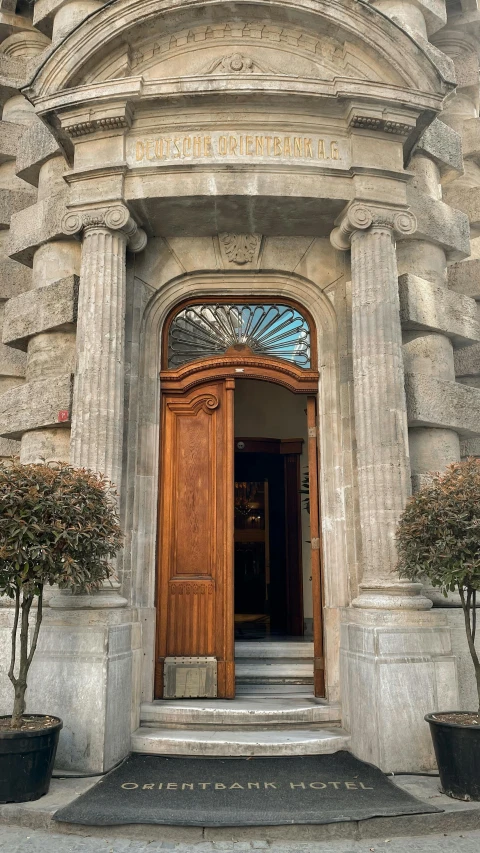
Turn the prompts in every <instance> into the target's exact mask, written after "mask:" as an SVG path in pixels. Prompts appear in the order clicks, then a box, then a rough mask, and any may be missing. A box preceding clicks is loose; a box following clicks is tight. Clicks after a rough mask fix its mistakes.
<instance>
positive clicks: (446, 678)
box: [340, 608, 458, 773]
mask: <svg viewBox="0 0 480 853" xmlns="http://www.w3.org/2000/svg"><path fill="white" fill-rule="evenodd" d="M340 655H341V680H342V702H343V711H344V720H343V724H344V726H345V727H346V728H347V729H349V730H350V732H351V748H352V752H353V753H354V754H355V755H357V756H358V757H359V758H361V759H363V760H364V761H369V762H371V763H372V764H376V765H377V766H378V767H380V768H381V769H382V770H384V771H386V772H389V771H391V772H397V773H398V772H404V773H408V772H410V773H414V772H420V771H428V770H434V769H435V757H434V754H433V748H432V742H431V738H430V733H429V731H428V726H426V725H425V723H424V720H423V717H424V715H425V714H426V713H428V712H430V711H435V710H439V709H441V708H446V707H453V708H455V707H457V704H456V703H457V702H458V688H457V679H456V668H455V659H454V657H453V654H452V648H451V640H450V632H449V629H448V623H447V620H446V617H445V615H444V613H443V612H438V611H423V612H421V611H409V612H407V611H405V612H401V611H375V610H358V609H355V608H348V609H345V610H344V611H343V613H342V625H341V651H340ZM372 708H374V709H375V713H372ZM405 732H408V738H405Z"/></svg>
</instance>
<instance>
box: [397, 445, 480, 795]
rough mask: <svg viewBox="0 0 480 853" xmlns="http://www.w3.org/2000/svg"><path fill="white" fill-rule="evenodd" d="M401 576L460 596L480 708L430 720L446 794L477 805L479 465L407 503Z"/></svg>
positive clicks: (442, 477) (460, 467)
mask: <svg viewBox="0 0 480 853" xmlns="http://www.w3.org/2000/svg"><path fill="white" fill-rule="evenodd" d="M397 546H398V554H399V570H400V574H401V575H402V576H403V577H405V578H408V579H409V580H414V581H419V580H420V581H421V580H422V579H424V578H427V579H428V580H429V581H430V583H431V584H432V586H435V587H439V588H440V589H441V590H442V592H443V593H444V595H447V594H448V593H449V592H455V591H457V590H458V593H459V595H460V600H461V603H462V609H463V615H464V620H465V632H466V637H467V643H468V648H469V650H470V655H471V658H472V662H473V668H474V673H475V678H476V686H477V693H478V704H479V707H478V708H477V710H472V711H458V710H457V711H455V710H454V711H438V712H435V713H431V714H427V716H426V717H425V719H426V720H427V722H428V723H429V724H430V731H431V734H432V739H433V745H434V748H435V755H436V758H437V764H438V770H439V774H440V783H441V787H442V790H443V792H444V793H446V794H448V795H449V796H451V797H455V798H456V799H461V800H480V769H479V768H480V662H479V656H478V651H477V649H476V646H475V637H476V629H477V610H476V607H477V591H478V590H479V589H480V459H473V458H472V459H466V460H465V461H463V462H455V463H454V464H452V465H450V466H449V467H448V468H447V469H446V471H445V472H444V473H442V474H436V475H434V476H433V477H432V479H431V481H430V482H428V483H426V484H425V485H424V486H423V487H422V488H421V489H420V490H419V491H418V492H417V493H416V494H415V495H414V496H413V497H412V498H411V499H410V500H409V502H408V504H407V507H406V509H405V511H404V513H403V515H402V517H401V519H400V523H399V526H398V531H397Z"/></svg>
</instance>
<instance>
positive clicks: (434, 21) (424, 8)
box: [414, 0, 447, 36]
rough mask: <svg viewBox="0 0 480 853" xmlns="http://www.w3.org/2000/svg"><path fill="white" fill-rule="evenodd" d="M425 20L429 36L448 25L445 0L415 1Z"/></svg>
mask: <svg viewBox="0 0 480 853" xmlns="http://www.w3.org/2000/svg"><path fill="white" fill-rule="evenodd" d="M414 3H415V6H417V7H418V8H419V9H420V11H421V12H422V14H423V17H424V18H425V25H426V27H427V33H428V35H429V36H430V35H432V34H433V33H436V32H437V31H438V30H440V29H442V27H444V26H445V24H446V23H447V10H446V7H445V0H414Z"/></svg>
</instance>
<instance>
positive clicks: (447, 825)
mask: <svg viewBox="0 0 480 853" xmlns="http://www.w3.org/2000/svg"><path fill="white" fill-rule="evenodd" d="M97 781H98V779H74V778H66V779H53V780H52V784H51V787H50V791H49V793H48V794H47V795H46V796H45V797H42V798H41V799H40V800H36V801H34V802H31V803H8V804H4V805H0V853H7V851H8V853H147V851H148V853H156V852H157V851H158V853H160V851H161V853H164V851H166V850H171V851H173V852H174V853H216V851H230V853H240V851H251V850H266V851H271V853H372V851H374V853H380V851H382V853H410V851H415V853H437V851H444V850H445V851H446V850H448V851H452V853H453V852H454V853H480V802H478V803H466V802H461V801H459V800H452V799H451V798H450V797H446V796H445V795H444V794H441V793H440V791H439V789H438V778H437V777H432V776H428V777H426V776H398V777H395V778H394V780H393V781H394V782H395V784H397V785H399V786H400V787H401V788H403V789H404V790H406V791H408V792H409V793H410V794H413V795H414V796H416V797H418V798H419V799H420V800H423V801H424V802H428V803H431V804H432V805H435V806H437V807H439V808H441V809H443V810H444V811H442V812H438V813H435V814H423V815H405V816H397V817H390V818H370V819H368V820H363V821H346V822H344V823H330V824H321V825H296V826H243V827H242V826H238V827H201V826H160V825H150V824H135V825H132V824H130V825H126V826H112V827H105V826H97V827H91V826H79V825H74V824H63V823H55V821H53V820H52V815H53V814H54V813H55V811H57V809H59V808H61V807H62V806H65V805H67V804H68V803H69V802H71V801H72V800H73V799H74V798H75V797H77V796H79V795H80V794H82V793H84V792H85V791H86V790H88V789H89V788H90V787H91V786H92V785H95V783H96V782H97Z"/></svg>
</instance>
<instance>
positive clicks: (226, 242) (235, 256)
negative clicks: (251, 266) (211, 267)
mask: <svg viewBox="0 0 480 853" xmlns="http://www.w3.org/2000/svg"><path fill="white" fill-rule="evenodd" d="M219 236H220V240H221V241H222V243H223V246H224V248H225V254H226V255H227V258H228V260H229V261H230V262H231V263H232V264H238V265H239V266H241V265H242V264H248V263H249V262H250V261H251V260H252V258H253V256H254V254H255V252H256V250H257V247H258V244H259V241H260V238H259V237H257V235H256V234H220V235H219Z"/></svg>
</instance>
